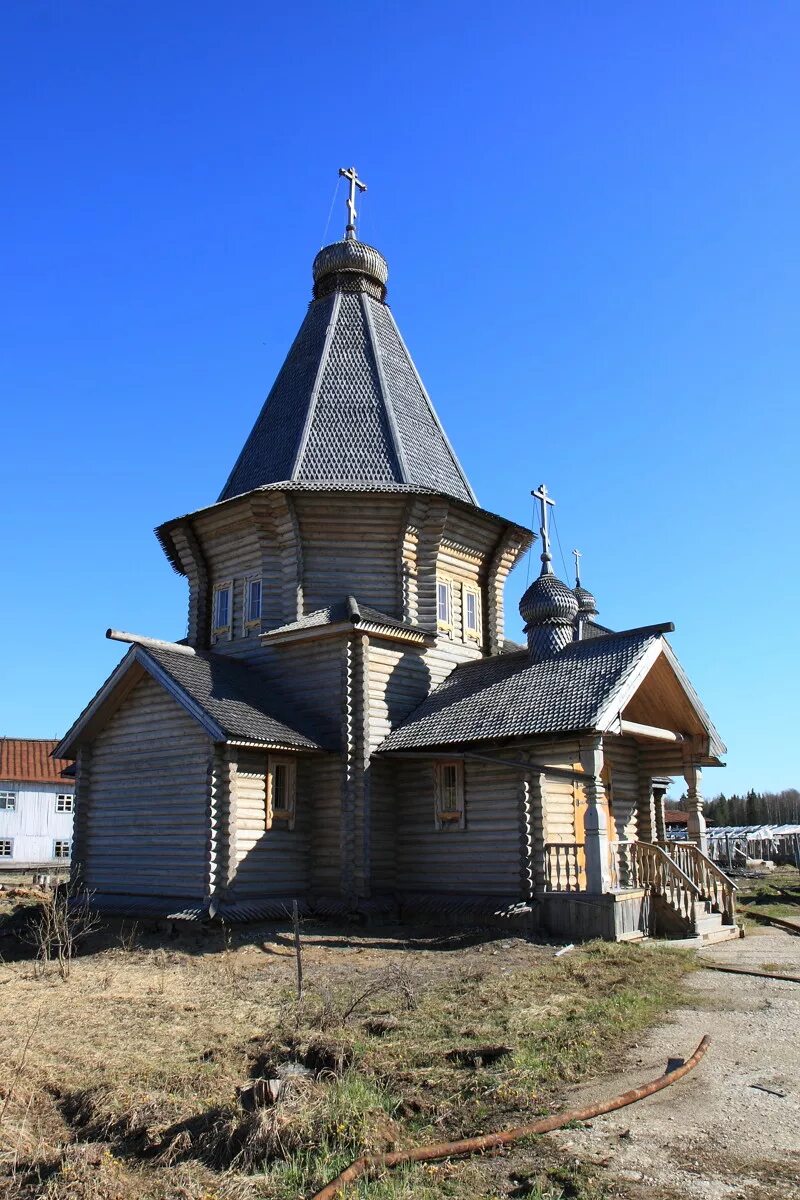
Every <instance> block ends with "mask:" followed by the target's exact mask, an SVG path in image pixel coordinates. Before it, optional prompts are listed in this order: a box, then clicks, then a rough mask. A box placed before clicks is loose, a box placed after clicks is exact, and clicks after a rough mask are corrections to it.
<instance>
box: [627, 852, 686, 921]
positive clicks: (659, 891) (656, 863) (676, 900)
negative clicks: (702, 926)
mask: <svg viewBox="0 0 800 1200" xmlns="http://www.w3.org/2000/svg"><path fill="white" fill-rule="evenodd" d="M611 863H612V868H611V881H612V888H614V889H615V890H619V889H624V888H629V887H640V888H645V889H647V891H649V892H651V893H652V894H653V895H655V896H663V897H664V899H665V900H666V902H667V903H668V904H669V905H670V907H671V908H673V909H674V910H675V911H676V912H678V913H679V914H680V915H681V916H682V917H683V918H684V919H685V920H686V921H687V922H688V923H689V926H690V928H692V929H694V927H695V907H694V906H695V904H696V902H697V901H698V900H702V898H703V897H702V894H701V891H700V888H699V887H698V886H697V884H696V883H695V882H694V880H693V879H692V878H691V877H690V876H689V874H688V873H687V872H686V871H684V870H682V868H681V867H680V866H679V865H678V863H676V862H675V861H674V859H672V858H670V856H669V855H668V854H667V852H666V851H665V850H664V849H663V848H662V847H661V846H654V845H652V844H651V843H650V842H612V843H611Z"/></svg>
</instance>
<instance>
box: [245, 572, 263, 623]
mask: <svg viewBox="0 0 800 1200" xmlns="http://www.w3.org/2000/svg"><path fill="white" fill-rule="evenodd" d="M244 624H245V628H246V629H247V628H249V627H252V626H254V625H260V624H261V580H260V579H246V580H245V585H244Z"/></svg>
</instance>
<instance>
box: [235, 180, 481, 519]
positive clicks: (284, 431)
mask: <svg viewBox="0 0 800 1200" xmlns="http://www.w3.org/2000/svg"><path fill="white" fill-rule="evenodd" d="M339 174H340V175H341V176H342V177H343V178H345V179H347V180H348V181H349V185H350V187H349V194H348V198H347V213H348V222H347V231H346V236H345V237H344V238H342V239H341V240H340V241H338V242H333V243H331V245H329V246H324V247H323V248H322V249H321V250H320V252H319V254H317V256H316V258H315V259H314V265H313V277H314V291H313V295H314V298H313V300H312V302H311V304H310V305H309V308H308V312H307V314H306V317H305V320H304V321H303V324H302V325H301V327H300V330H299V332H298V334H297V337H296V338H295V341H294V344H293V345H292V347H291V349H290V350H289V354H288V356H287V358H286V361H285V362H284V364H283V367H282V368H281V370H280V372H279V373H278V377H277V379H276V380H275V383H274V384H273V386H272V390H271V392H270V394H269V396H268V397H267V400H266V403H265V404H264V407H263V408H262V410H261V413H260V415H259V417H258V419H257V420H256V423H255V425H254V426H253V429H252V430H251V433H250V436H249V437H248V439H247V441H246V443H245V445H244V447H243V449H242V452H241V454H240V455H239V458H238V460H237V462H236V464H235V466H234V468H233V471H232V472H231V474H230V476H229V477H228V481H227V483H226V484H225V487H224V488H223V490H222V493H221V495H220V497H219V498H220V500H228V499H230V498H231V497H233V496H239V495H242V494H243V493H245V492H249V491H252V490H253V489H254V488H258V487H265V486H270V485H275V486H279V485H281V484H285V485H287V486H291V487H302V488H318V489H320V490H329V489H336V490H343V489H346V490H348V491H364V490H366V491H383V490H390V491H394V490H402V491H408V492H435V493H439V494H443V495H446V496H453V497H455V498H456V499H458V500H463V501H464V502H465V503H467V504H477V500H476V497H475V494H474V492H473V491H472V488H471V487H470V485H469V481H468V480H467V477H466V475H465V474H464V471H463V469H462V467H461V465H460V463H459V461H458V459H457V458H456V455H455V453H454V451H453V448H452V446H451V445H450V442H449V441H448V439H447V435H446V433H445V432H444V429H443V428H442V425H441V422H440V421H439V418H438V417H437V415H436V412H435V411H434V408H433V405H432V404H431V401H430V398H429V396H428V394H427V392H426V391H425V387H424V385H423V383H422V380H421V378H420V376H419V372H418V371H417V369H416V367H415V365H414V362H413V360H412V358H411V355H410V354H409V352H408V349H407V347H406V345H405V342H404V341H403V339H402V337H401V336H400V331H399V330H398V328H397V325H396V324H395V321H394V316H393V315H392V312H391V310H390V309H389V307H388V305H387V304H386V303H385V300H386V281H387V279H388V277H389V268H388V265H387V263H386V259H385V258H384V257H383V255H382V254H381V253H380V252H379V251H378V250H376V249H375V247H374V246H368V245H366V244H365V243H364V242H360V241H358V240H357V237H356V221H357V213H356V198H357V195H358V193H359V192H361V193H363V192H364V191H366V184H365V183H364V181H363V180H361V179H359V177H358V172H357V171H356V169H355V167H347V168H345V167H342V168H341V169H340V171H339Z"/></svg>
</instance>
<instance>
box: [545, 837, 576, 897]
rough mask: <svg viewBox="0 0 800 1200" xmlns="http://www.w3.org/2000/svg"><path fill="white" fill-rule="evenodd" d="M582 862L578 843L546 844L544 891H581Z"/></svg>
mask: <svg viewBox="0 0 800 1200" xmlns="http://www.w3.org/2000/svg"><path fill="white" fill-rule="evenodd" d="M582 861H583V845H582V844H580V843H578V842H546V843H545V847H544V865H545V884H544V886H545V891H547V892H579V891H581V890H582V888H581V863H582Z"/></svg>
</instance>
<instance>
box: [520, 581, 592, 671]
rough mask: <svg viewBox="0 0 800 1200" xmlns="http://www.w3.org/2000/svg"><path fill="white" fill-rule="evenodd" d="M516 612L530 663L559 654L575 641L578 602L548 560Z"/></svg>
mask: <svg viewBox="0 0 800 1200" xmlns="http://www.w3.org/2000/svg"><path fill="white" fill-rule="evenodd" d="M519 611H520V614H521V616H522V619H523V621H524V622H525V633H526V634H527V637H528V652H529V654H530V657H531V659H532V661H533V662H538V661H539V660H540V659H542V658H549V657H550V656H551V655H553V654H558V652H559V651H560V650H563V649H564V647H565V646H568V645H569V643H570V642H572V641H573V640H574V634H575V618H576V617H577V615H578V601H577V599H576V596H575V593H574V592H573V591H572V589H571V588H568V587H567V585H566V584H565V583H562V582H561V580H560V579H558V578H557V577H556V576H555V575H554V574H553V573H552V571H551V570H550V568H549V563H545V565H544V567H543V569H542V574H541V575H540V576H539V578H538V579H536V580H535V581H534V582H533V583H532V584H531V586H530V587H529V588H528V590H527V591H526V593H525V595H524V596H523V597H522V599H521V600H520V603H519Z"/></svg>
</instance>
